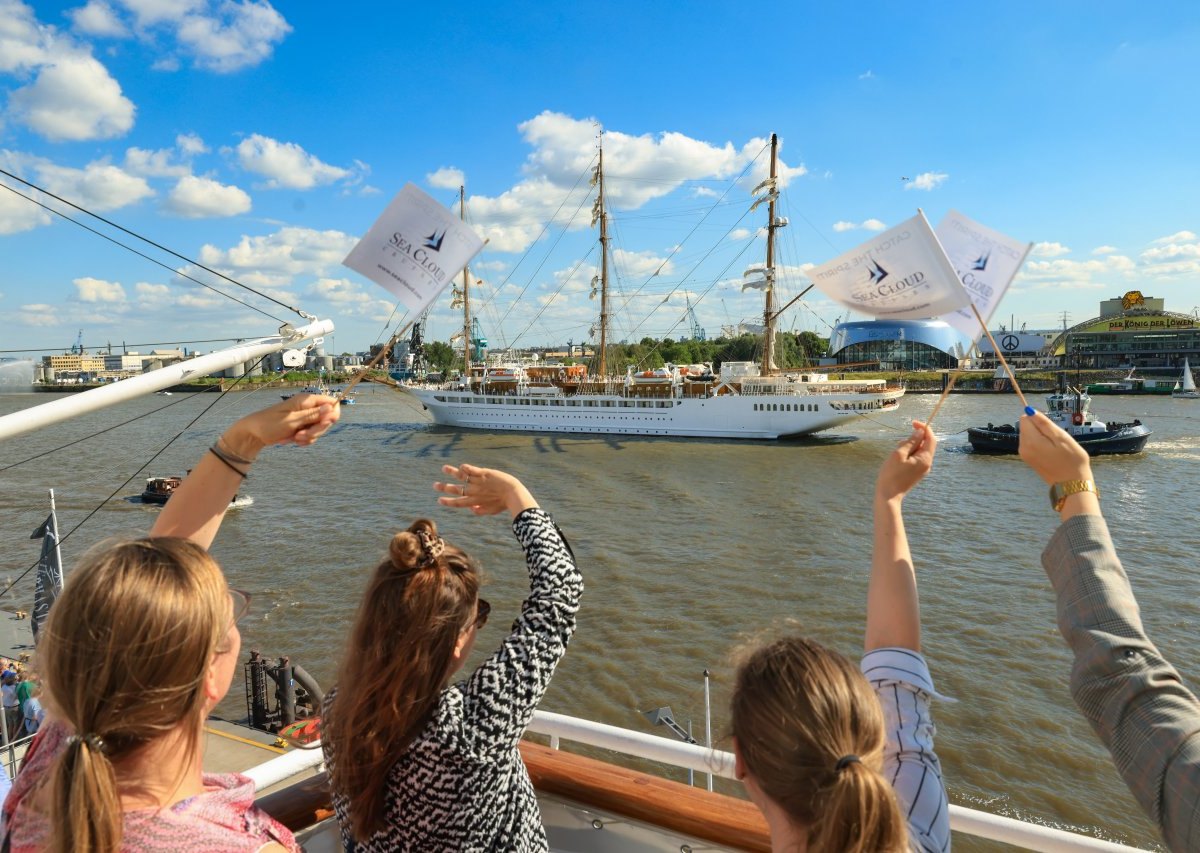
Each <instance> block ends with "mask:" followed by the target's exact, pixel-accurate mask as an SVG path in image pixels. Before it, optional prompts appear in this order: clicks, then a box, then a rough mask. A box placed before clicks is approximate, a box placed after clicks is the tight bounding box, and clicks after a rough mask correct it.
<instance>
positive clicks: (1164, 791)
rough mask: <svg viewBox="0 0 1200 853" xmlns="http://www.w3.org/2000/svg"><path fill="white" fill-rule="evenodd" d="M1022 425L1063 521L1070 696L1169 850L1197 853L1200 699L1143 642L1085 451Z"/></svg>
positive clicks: (1048, 424) (1059, 587)
mask: <svg viewBox="0 0 1200 853" xmlns="http://www.w3.org/2000/svg"><path fill="white" fill-rule="evenodd" d="M1020 429H1021V443H1020V455H1021V459H1023V460H1024V461H1025V463H1026V464H1027V465H1029V467H1030V468H1032V469H1033V470H1034V471H1035V472H1036V473H1037V475H1038V476H1039V477H1041V478H1042V480H1044V481H1045V482H1046V483H1047V484H1049V485H1050V502H1051V504H1052V506H1053V507H1054V509H1055V510H1056V511H1057V512H1058V514H1059V518H1060V519H1061V521H1062V523H1061V524H1060V525H1059V527H1058V529H1057V530H1056V531H1055V533H1054V536H1053V537H1052V538H1051V539H1050V544H1049V545H1047V546H1046V549H1045V551H1043V552H1042V566H1043V568H1045V570H1046V574H1047V575H1048V576H1049V578H1050V583H1051V584H1052V585H1053V587H1054V593H1055V597H1056V599H1057V609H1058V627H1059V630H1060V631H1061V632H1062V635H1063V639H1065V640H1066V641H1067V645H1068V646H1070V648H1071V651H1072V652H1073V653H1074V655H1075V663H1074V666H1073V667H1072V668H1071V680H1070V684H1071V695H1072V696H1073V697H1074V699H1075V704H1076V705H1078V706H1079V710H1080V711H1082V712H1083V715H1084V716H1085V717H1086V718H1087V720H1088V722H1089V723H1091V726H1092V728H1093V729H1094V730H1095V731H1096V734H1097V735H1099V736H1100V740H1101V741H1103V742H1104V745H1105V746H1106V747H1108V750H1109V752H1110V753H1112V757H1113V761H1114V762H1115V763H1116V765H1117V770H1118V772H1120V774H1121V778H1123V779H1124V780H1125V784H1126V785H1128V786H1129V790H1130V791H1132V792H1133V795H1134V797H1135V798H1136V799H1137V801H1138V804H1139V805H1140V806H1141V807H1142V810H1143V811H1145V813H1146V814H1147V815H1148V816H1149V817H1150V819H1151V820H1153V821H1154V822H1155V824H1157V826H1158V829H1159V832H1161V833H1162V837H1163V840H1164V841H1165V842H1166V844H1167V846H1168V847H1169V848H1170V849H1171V850H1177V851H1183V850H1200V805H1198V804H1200V702H1198V701H1197V699H1196V696H1195V694H1193V693H1192V692H1191V691H1190V690H1189V689H1188V688H1187V687H1186V686H1184V684H1183V680H1182V679H1181V678H1180V676H1179V673H1178V672H1177V671H1176V670H1175V668H1174V667H1173V666H1171V664H1170V663H1168V662H1167V660H1166V659H1165V658H1164V657H1163V656H1162V654H1161V653H1160V652H1159V650H1158V649H1157V648H1156V647H1155V645H1154V643H1153V642H1151V641H1150V638H1149V637H1148V636H1146V631H1145V628H1143V627H1142V621H1141V618H1140V616H1139V614H1138V604H1137V599H1135V598H1134V596H1133V590H1132V589H1131V587H1130V585H1129V578H1128V577H1127V576H1126V574H1125V570H1124V569H1123V568H1122V566H1121V561H1120V559H1119V558H1118V557H1117V552H1116V550H1115V549H1114V548H1113V543H1112V538H1111V537H1110V536H1109V532H1108V525H1107V524H1106V523H1105V521H1104V516H1103V515H1102V514H1101V512H1100V500H1099V491H1098V488H1097V486H1096V481H1095V478H1094V477H1093V475H1092V466H1091V460H1090V459H1089V457H1088V454H1087V451H1086V450H1084V449H1083V448H1082V447H1080V446H1079V443H1078V442H1076V441H1075V440H1074V439H1073V438H1071V436H1069V435H1068V434H1067V433H1066V432H1064V431H1063V430H1062V429H1060V428H1059V427H1058V426H1056V425H1055V424H1054V422H1053V421H1051V420H1050V419H1049V418H1047V417H1046V416H1045V415H1043V414H1041V413H1040V412H1037V413H1035V414H1033V415H1026V416H1024V417H1022V418H1021V425H1020Z"/></svg>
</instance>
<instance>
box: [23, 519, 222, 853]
mask: <svg viewBox="0 0 1200 853" xmlns="http://www.w3.org/2000/svg"><path fill="white" fill-rule="evenodd" d="M231 607H232V605H231V602H230V599H229V588H228V586H227V585H226V582H225V579H224V576H223V575H222V574H221V569H220V567H219V566H218V565H217V564H216V562H215V561H214V560H213V559H212V557H211V556H209V554H208V552H207V551H205V550H204V549H203V548H201V547H200V546H199V545H196V544H195V543H193V542H190V541H188V540H186V539H174V538H167V537H158V538H147V539H135V540H133V541H128V542H118V543H116V544H105V545H102V546H100V547H98V548H96V549H93V550H92V551H90V552H89V553H88V554H86V555H85V556H84V557H83V559H82V560H81V562H80V565H79V566H78V567H77V568H76V569H75V570H74V571H73V572H72V573H71V575H70V578H69V580H68V581H67V584H66V588H65V589H64V590H63V593H62V595H60V596H59V598H58V600H57V601H55V603H54V607H53V608H52V609H51V611H50V618H49V620H48V622H47V625H46V631H45V634H44V635H43V637H42V640H41V642H40V643H39V645H38V653H37V654H38V660H39V669H40V673H41V676H42V683H43V686H44V687H45V691H46V700H47V702H48V704H49V705H50V706H51V708H53V710H54V712H55V713H56V715H58V716H59V717H60V718H61V719H63V720H64V721H65V722H67V723H69V724H70V726H71V727H72V728H73V729H74V735H73V736H72V737H71V738H69V739H68V741H67V745H66V748H65V749H64V750H63V752H62V753H61V754H60V755H59V756H58V757H57V758H56V759H55V762H54V765H53V766H52V768H51V770H50V773H49V778H48V780H47V782H46V789H45V796H46V797H48V799H47V800H44V801H43V802H44V804H45V807H46V808H47V809H48V810H49V814H50V816H51V818H52V819H51V824H52V826H53V829H52V834H51V839H50V847H49V849H50V850H51V851H53V853H69V851H75V850H89V851H97V853H111V851H116V850H118V849H119V848H120V843H121V829H122V815H121V801H120V796H119V793H118V789H117V776H116V773H115V771H114V767H113V761H114V760H115V759H119V758H121V757H123V756H128V755H131V754H133V753H134V752H136V751H137V750H138V749H140V748H142V747H144V746H146V745H147V744H149V743H151V742H152V741H154V740H155V739H156V738H158V737H160V736H162V735H165V734H167V733H169V732H172V731H173V730H176V728H177V727H178V726H179V724H180V723H181V722H187V721H189V720H191V721H194V722H195V725H194V726H186V727H185V728H184V729H183V731H184V736H185V738H186V742H185V746H186V748H187V749H189V750H190V749H195V748H196V747H197V744H198V742H199V737H200V728H201V724H202V721H203V713H204V704H205V695H204V681H205V674H206V672H207V670H208V667H209V664H210V663H211V660H212V657H213V655H214V654H216V653H217V651H218V649H219V647H220V644H221V643H223V642H224V640H225V637H226V636H227V634H228V630H229V620H230V618H231V614H232V610H231ZM123 781H125V780H123ZM128 781H130V782H134V783H136V780H128Z"/></svg>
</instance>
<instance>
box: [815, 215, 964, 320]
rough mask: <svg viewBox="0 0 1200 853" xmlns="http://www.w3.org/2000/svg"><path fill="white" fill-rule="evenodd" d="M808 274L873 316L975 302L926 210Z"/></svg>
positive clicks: (903, 316) (902, 315) (913, 315)
mask: <svg viewBox="0 0 1200 853" xmlns="http://www.w3.org/2000/svg"><path fill="white" fill-rule="evenodd" d="M808 277H809V278H810V279H811V280H812V283H813V284H815V285H816V286H817V287H818V288H819V289H820V290H821V292H822V293H824V294H825V295H826V296H828V297H829V298H830V299H833V300H834V301H836V302H838V303H839V304H841V305H845V306H846V307H847V308H850V309H852V310H854V311H859V312H861V313H863V314H870V315H871V316H873V317H886V318H888V319H893V320H919V319H923V318H926V317H937V316H939V315H941V314H946V313H949V312H951V311H954V310H956V309H958V308H969V307H970V303H969V302H968V301H967V294H966V292H965V291H964V290H963V288H962V284H961V283H960V282H959V280H958V275H957V273H956V272H955V270H954V266H953V264H951V263H950V260H949V259H948V258H947V257H946V253H945V252H943V251H942V247H941V246H939V245H938V241H937V238H936V237H935V236H934V234H933V229H932V228H930V227H929V222H928V220H926V219H925V214H923V213H920V212H918V213H917V215H916V216H914V217H913V218H912V219H909V220H907V221H905V222H902V223H900V224H899V225H897V226H896V227H894V228H891V229H889V230H887V231H884V232H883V233H882V234H880V235H878V236H877V237H873V238H872V239H870V240H868V241H867V242H865V243H863V244H862V245H861V246H859V247H858V248H856V249H851V250H850V251H849V252H846V253H845V254H842V255H839V256H838V257H836V258H834V259H833V260H832V261H829V262H828V263H825V264H821V265H820V266H817V267H814V268H813V269H811V270H809V271H808Z"/></svg>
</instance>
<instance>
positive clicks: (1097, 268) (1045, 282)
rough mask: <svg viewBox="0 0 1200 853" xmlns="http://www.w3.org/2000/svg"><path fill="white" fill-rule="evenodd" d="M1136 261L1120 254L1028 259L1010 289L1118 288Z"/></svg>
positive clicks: (1132, 272)
mask: <svg viewBox="0 0 1200 853" xmlns="http://www.w3.org/2000/svg"><path fill="white" fill-rule="evenodd" d="M1136 269H1137V264H1135V263H1134V262H1133V261H1132V260H1131V259H1130V258H1127V257H1125V256H1124V255H1108V256H1107V257H1103V258H1093V259H1091V260H1086V261H1073V260H1068V259H1066V258H1058V259H1054V260H1045V261H1032V260H1031V261H1028V262H1026V264H1025V266H1024V267H1023V268H1022V269H1021V272H1020V273H1019V274H1018V275H1017V278H1016V282H1015V283H1014V285H1013V288H1014V290H1043V289H1049V288H1055V289H1066V290H1100V289H1104V288H1112V287H1120V286H1123V285H1124V284H1127V283H1128V282H1129V281H1131V280H1133V278H1134V275H1135V272H1136Z"/></svg>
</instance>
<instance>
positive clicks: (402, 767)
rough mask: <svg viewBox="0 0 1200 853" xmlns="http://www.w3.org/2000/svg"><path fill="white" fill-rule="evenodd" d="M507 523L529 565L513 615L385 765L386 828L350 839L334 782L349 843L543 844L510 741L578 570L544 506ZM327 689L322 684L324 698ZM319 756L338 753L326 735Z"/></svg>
mask: <svg viewBox="0 0 1200 853" xmlns="http://www.w3.org/2000/svg"><path fill="white" fill-rule="evenodd" d="M513 532H514V533H515V534H516V537H517V540H518V541H519V542H520V543H521V546H522V547H523V548H524V549H525V561H526V563H527V565H528V568H529V597H528V598H526V599H525V601H524V603H523V604H522V605H521V616H520V618H519V619H517V621H516V622H515V623H514V624H513V631H512V633H511V634H510V635H509V636H508V638H507V639H505V641H504V642H503V643H502V644H501V645H500V648H498V649H497V650H496V651H495V652H494V653H493V654H492V655H491V657H489V658H488V659H487V660H486V661H484V662H483V663H482V664H481V665H480V666H479V668H478V669H476V670H475V671H474V672H473V673H472V674H471V677H470V678H469V679H467V680H466V681H463V682H459V683H457V684H454V685H452V686H450V687H447V688H446V689H445V690H443V691H442V695H441V698H440V699H439V700H438V706H437V710H436V711H435V712H434V717H433V719H432V720H430V722H429V724H428V725H427V726H426V727H425V730H424V731H423V732H422V733H421V734H420V735H419V736H418V737H417V739H416V740H414V741H413V743H412V744H411V745H410V746H409V748H408V749H407V750H406V751H405V753H404V755H403V756H401V758H400V760H399V761H397V762H396V764H395V765H394V766H393V767H392V770H391V773H390V775H389V777H388V789H387V827H386V828H385V829H383V830H382V831H380V832H377V833H376V834H375V835H374V836H372V837H371V839H370V841H368V842H367V843H366V844H356V843H355V842H354V840H353V837H352V836H351V835H350V833H349V832H348V831H347V829H346V827H347V817H348V815H349V811H348V800H347V798H346V797H345V795H344V793H343V792H339V791H334V792H333V803H334V808H335V809H336V811H337V816H338V821H339V823H340V824H341V826H342V841H343V844H344V845H345V849H346V850H347V851H355V853H396V852H397V851H422V853H425V851H492V850H495V851H501V850H503V851H510V850H511V851H545V850H548V849H549V848H548V845H547V843H546V832H545V830H544V829H543V827H542V817H541V812H540V811H539V809H538V803H537V798H536V796H535V795H534V790H533V785H532V783H531V782H530V781H529V773H528V772H527V771H526V770H525V764H524V763H523V762H522V761H521V754H520V752H519V751H518V750H517V743H518V741H519V740H520V739H521V735H522V734H523V733H524V731H525V728H526V726H528V725H529V722H530V720H532V719H533V712H534V709H536V708H537V705H538V702H540V701H541V698H542V694H543V693H545V692H546V688H547V686H548V685H549V684H550V676H551V675H553V674H554V667H555V666H556V665H557V664H558V661H559V659H560V658H561V657H562V656H563V654H564V653H565V652H566V650H567V641H568V640H569V639H570V637H571V634H572V633H573V632H574V630H575V613H576V611H577V610H578V609H579V597H580V595H581V594H582V592H583V577H582V576H581V575H580V573H579V569H578V568H576V566H575V560H574V558H573V556H572V554H571V551H570V548H569V546H568V545H567V544H566V540H564V539H563V537H562V534H561V533H560V532H559V530H558V528H557V527H556V526H555V524H554V521H553V520H552V519H551V517H550V515H549V513H546V512H544V511H543V510H541V509H527V510H524V511H523V512H521V513H520V514H519V515H518V516H517V517H516V518H515V519H513ZM335 698H336V690H333V691H330V694H329V697H328V698H327V700H326V703H327V707H328V703H330V702H332V701H333V700H334V699H335ZM325 758H326V761H327V762H329V763H331V764H332V763H333V762H334V761H335V760H336V757H335V756H334V755H333V754H332V753H331V749H330V745H329V744H328V742H327V743H326V745H325Z"/></svg>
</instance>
